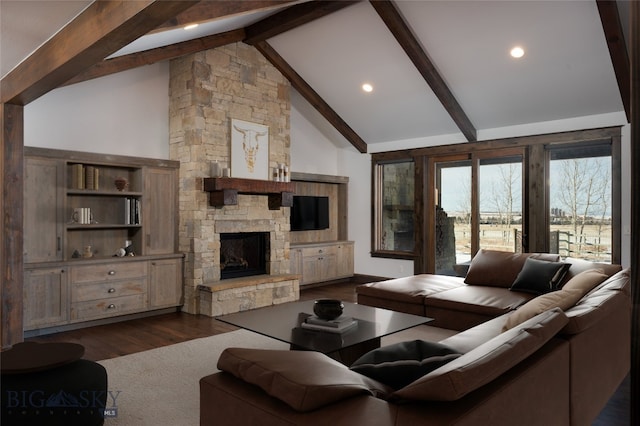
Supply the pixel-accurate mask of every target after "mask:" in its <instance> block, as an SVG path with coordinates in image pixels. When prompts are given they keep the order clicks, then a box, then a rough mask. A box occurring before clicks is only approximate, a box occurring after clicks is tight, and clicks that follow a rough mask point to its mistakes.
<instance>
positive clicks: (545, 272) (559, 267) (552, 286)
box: [511, 258, 569, 294]
mask: <svg viewBox="0 0 640 426" xmlns="http://www.w3.org/2000/svg"><path fill="white" fill-rule="evenodd" d="M568 269H569V265H568V264H566V263H562V262H546V261H544V260H538V259H533V258H527V260H526V261H525V262H524V266H523V267H522V270H521V271H520V273H518V276H517V277H516V280H515V281H514V282H513V284H512V285H511V290H515V291H522V292H525V293H533V294H543V293H548V292H550V291H553V290H556V289H557V286H558V283H560V281H562V278H563V277H564V275H565V274H566V273H567V270H568Z"/></svg>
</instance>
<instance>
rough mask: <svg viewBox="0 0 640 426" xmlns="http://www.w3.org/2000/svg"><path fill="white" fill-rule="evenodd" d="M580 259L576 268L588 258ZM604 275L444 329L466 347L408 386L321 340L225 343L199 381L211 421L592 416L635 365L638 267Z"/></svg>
mask: <svg viewBox="0 0 640 426" xmlns="http://www.w3.org/2000/svg"><path fill="white" fill-rule="evenodd" d="M575 263H576V264H577V265H578V266H576V267H575V268H574V270H573V271H572V272H571V276H577V275H578V271H581V272H582V271H585V270H586V269H589V265H584V264H582V263H581V262H575ZM472 268H473V266H472ZM472 268H470V271H471V270H472ZM572 268H573V265H572ZM585 268H586V269H585ZM600 269H601V270H602V268H600ZM613 269H619V267H618V268H613ZM587 273H589V272H585V274H587ZM606 275H611V274H606ZM571 276H570V277H568V278H565V281H564V282H565V283H566V282H567V281H568V280H571ZM581 276H582V275H581ZM603 276H604V278H603V279H605V281H604V282H601V283H600V284H598V285H597V286H596V287H595V288H593V289H591V290H589V291H588V292H587V293H586V294H584V293H574V296H575V295H576V294H577V295H578V296H577V299H576V300H578V301H577V302H576V303H575V304H574V303H573V302H572V303H571V305H572V306H570V307H566V309H564V311H563V310H562V309H560V308H558V307H556V308H553V309H545V303H543V301H547V302H548V301H549V300H550V299H553V297H549V295H547V296H545V295H543V296H544V297H543V296H540V297H538V298H536V297H533V298H531V297H529V298H528V300H529V302H528V303H524V304H523V305H521V307H520V308H519V309H516V308H514V309H515V310H513V309H509V310H508V312H507V313H503V314H502V315H497V316H496V317H495V318H492V319H489V320H488V321H485V322H482V323H480V324H478V325H476V326H473V327H471V328H468V329H465V330H464V331H461V332H460V333H458V334H455V335H453V336H451V337H448V338H447V339H444V340H443V341H441V342H440V343H441V344H444V345H447V346H448V347H450V348H454V349H456V350H457V351H459V353H461V354H462V355H461V356H459V357H458V358H456V359H454V360H453V361H450V362H448V363H447V364H445V365H443V366H441V367H439V368H437V369H435V370H433V371H431V372H429V373H427V374H425V375H424V376H422V377H420V378H418V379H417V380H415V381H413V382H411V383H410V384H408V385H406V386H404V387H402V388H400V389H391V388H390V387H388V386H386V385H385V384H383V383H380V382H378V381H376V380H373V379H371V378H368V377H365V376H363V375H361V374H359V373H356V372H355V371H352V370H350V369H349V368H348V367H346V366H343V365H341V364H339V363H337V362H336V361H334V360H332V359H330V358H329V357H327V356H324V355H322V354H319V353H315V352H295V351H270V350H256V349H241V348H230V349H227V350H225V351H224V352H223V354H222V356H221V357H220V359H219V361H218V368H219V369H220V370H222V371H221V372H218V373H215V374H212V375H210V376H207V377H204V378H202V379H201V381H200V414H201V424H202V425H213V424H216V425H283V424H296V425H298V424H299V425H302V424H304V425H314V424H318V425H319V424H323V425H324V424H327V423H329V424H333V425H405V424H407V425H413V424H423V425H452V424H455V425H478V424H491V425H513V424H519V425H568V424H571V425H588V424H591V422H592V420H593V419H594V418H595V417H596V416H597V414H598V413H599V412H600V410H601V409H602V407H603V406H604V404H606V401H607V400H608V399H609V398H610V396H611V395H612V394H613V392H614V391H615V389H616V388H617V386H618V385H619V383H620V382H621V381H622V379H623V378H624V377H625V376H626V374H627V372H628V370H629V365H630V332H631V321H630V315H631V299H630V284H629V279H630V278H629V270H624V271H619V272H617V273H614V274H613V275H612V276H609V277H608V278H606V276H605V275H603ZM411 278H414V277H411ZM411 278H410V279H408V281H407V282H406V283H405V284H406V286H409V287H411V285H412V284H411V282H412V280H411ZM434 279H435V280H436V282H444V284H443V286H444V287H446V286H447V285H448V284H447V283H446V281H447V280H444V279H443V280H442V281H439V280H440V279H441V277H434ZM576 280H577V278H576ZM415 282H416V281H413V283H414V285H413V290H412V291H422V292H423V295H422V296H424V293H428V292H429V290H425V289H419V288H417V287H416V286H415ZM436 285H437V284H436ZM461 285H468V284H464V283H461ZM406 286H405V287H404V288H406ZM567 287H569V286H567ZM453 288H454V289H455V288H458V287H453ZM574 290H575V289H570V288H567V289H564V288H563V290H562V291H563V292H566V293H567V294H569V293H571V292H572V291H574ZM447 291H449V290H447ZM507 291H508V290H507ZM431 294H434V293H431ZM560 294H561V293H560V292H556V293H554V294H553V295H560ZM583 294H584V295H583ZM553 295H551V296H553ZM410 297H414V296H413V295H412V296H410ZM423 299H424V297H423ZM395 302H399V303H400V305H402V303H403V301H402V300H395V301H394V303H395ZM409 305H418V303H410V304H409ZM423 306H426V307H427V311H426V312H428V305H426V304H424V302H423ZM411 308H415V306H411ZM538 311H541V312H540V313H538ZM483 315H485V314H483ZM532 315H533V316H532ZM474 317H475V316H474ZM527 318H528V319H527ZM514 321H515V322H514ZM519 321H522V322H520V323H518V322H519ZM506 326H510V327H511V328H508V329H505V328H506Z"/></svg>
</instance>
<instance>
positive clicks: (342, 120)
mask: <svg viewBox="0 0 640 426" xmlns="http://www.w3.org/2000/svg"><path fill="white" fill-rule="evenodd" d="M147 2H148V3H152V2H151V0H147ZM91 3H92V2H91V1H80V0H76V1H57V0H50V1H12V0H2V2H0V19H1V21H0V25H1V26H0V38H1V45H0V55H1V56H0V66H1V68H0V73H1V75H2V76H3V78H2V89H3V90H2V91H3V93H2V102H7V103H18V104H26V103H28V102H30V101H31V100H33V99H35V98H37V97H38V96H40V95H42V94H44V93H46V91H47V90H50V89H51V88H54V87H57V86H60V85H63V84H72V83H74V82H79V81H84V80H88V79H91V78H96V77H100V76H104V75H108V74H111V73H114V72H120V71H123V70H126V69H130V68H133V67H138V66H143V65H146V64H149V63H153V62H156V61H161V60H168V59H171V58H173V57H177V56H181V55H184V54H187V53H191V52H193V51H198V50H203V49H207V48H212V47H217V46H220V45H223V44H227V43H232V42H237V41H244V42H246V43H249V44H252V45H254V46H255V47H256V48H257V49H258V50H260V51H261V52H262V53H263V54H264V55H265V56H266V57H267V58H268V59H269V60H271V61H272V62H273V63H274V64H275V65H276V66H277V67H278V68H279V69H280V70H281V72H283V74H285V75H286V76H287V77H288V78H289V79H290V80H291V82H292V85H293V87H294V89H295V91H294V93H293V95H292V102H293V104H294V106H295V107H296V108H297V109H298V110H299V111H301V112H302V113H303V114H304V115H305V116H306V117H307V118H308V119H309V120H310V121H311V122H313V123H315V124H316V125H317V126H318V128H319V129H321V130H322V131H324V132H325V133H326V134H327V136H328V137H329V138H330V139H331V140H333V141H334V142H335V143H336V144H338V145H346V146H348V145H349V144H351V145H352V146H353V147H355V148H356V149H358V150H359V151H360V152H366V151H367V150H368V149H369V148H370V147H371V146H372V144H379V143H384V142H390V141H399V140H406V139H420V138H429V137H437V136H443V137H444V136H446V137H447V140H448V141H459V142H464V141H468V142H473V141H475V140H477V139H478V133H479V132H481V131H482V130H487V129H494V128H500V127H508V126H514V125H520V124H526V123H534V122H544V121H552V120H561V119H567V118H574V117H581V116H589V115H597V114H606V113H620V112H622V113H623V114H625V113H626V114H627V117H628V116H629V115H628V114H629V60H628V51H627V48H626V46H625V37H624V33H625V31H626V24H627V22H626V19H627V18H626V16H627V14H628V4H627V3H626V2H623V1H619V2H615V1H613V2H611V1H402V0H396V1H386V0H383V1H372V2H369V1H302V2H300V1H298V2H290V1H243V2H230V1H229V2H220V1H217V2H209V1H202V2H191V3H194V5H193V6H190V5H189V4H188V3H189V2H174V3H182V7H178V9H180V10H178V9H176V13H175V17H172V18H171V19H169V20H168V21H166V20H165V19H164V18H158V21H159V22H158V23H157V24H153V25H150V24H149V25H148V27H149V28H148V29H147V28H145V29H144V30H143V29H141V27H140V25H139V23H138V24H137V25H136V26H134V27H132V28H136V29H139V30H140V34H139V35H138V34H136V33H135V31H133V30H129V31H128V32H126V31H122V32H121V33H120V34H119V35H117V36H113V37H111V39H109V41H108V42H103V43H102V47H101V49H96V48H94V47H88V48H87V49H89V50H91V49H93V52H95V53H94V56H91V55H89V58H87V55H86V54H85V56H84V58H83V60H82V61H75V62H74V61H71V64H65V66H64V67H63V66H61V69H62V68H64V69H63V70H62V71H61V70H56V71H55V72H53V73H51V74H50V75H45V76H44V77H42V79H49V84H48V85H47V84H44V85H42V86H41V87H42V88H41V89H40V88H33V85H34V84H35V83H34V82H33V81H31V82H30V83H25V84H27V86H29V87H28V88H25V87H21V86H20V84H17V83H16V81H19V80H20V79H24V77H23V76H24V74H25V73H28V72H35V71H34V70H33V68H34V66H33V64H30V63H29V62H28V61H23V59H25V58H27V57H29V56H30V55H31V57H32V58H33V57H36V59H37V55H38V54H39V53H41V52H42V51H43V50H45V51H46V49H47V48H49V49H50V47H48V45H47V43H45V42H47V40H50V41H49V42H48V43H49V45H50V44H52V41H55V40H56V37H57V38H58V39H59V38H61V37H63V36H64V34H63V32H60V33H58V34H57V35H55V36H54V34H56V33H57V32H58V31H59V30H60V29H61V28H63V27H65V25H67V23H69V22H71V24H73V23H74V21H75V22H76V23H78V21H79V20H81V18H82V16H83V15H86V14H87V13H89V12H90V11H91V10H90V9H91V7H94V6H95V5H94V6H90V4H91ZM101 3H103V2H101ZM112 3H114V4H116V3H119V2H112ZM123 3H126V2H123ZM189 6H190V7H189ZM85 8H86V9H85ZM92 13H93V14H98V15H99V13H100V10H97V9H93V11H92ZM153 13H155V12H153ZM153 13H152V12H149V13H148V15H147V16H145V20H144V22H147V23H148V22H149V20H151V19H153V17H154V15H153ZM165 13H166V11H165ZM165 21H166V22H165ZM162 22H163V23H162ZM192 22H198V23H199V24H200V25H199V26H198V27H197V28H196V29H193V30H185V29H183V26H184V25H186V24H188V23H192ZM77 27H78V28H82V27H81V26H80V25H77ZM67 28H70V27H69V26H67ZM74 31H75V33H74V34H75V37H81V36H82V34H81V33H80V32H78V31H88V30H87V28H86V27H85V28H84V29H83V30H78V29H77V28H76V29H74ZM127 35H129V37H127ZM52 36H53V38H51V37H52ZM66 37H68V38H67V39H66V40H74V38H73V37H74V35H71V36H69V35H67V36H66ZM129 38H130V39H129ZM103 40H104V38H103ZM514 46H521V47H522V48H523V49H524V51H525V54H524V56H523V57H522V58H520V59H514V58H512V57H511V56H510V55H509V51H510V50H511V48H512V47H514ZM39 47H40V49H39V50H38V48H39ZM53 52H55V50H53ZM63 53H64V54H66V55H71V56H73V54H70V53H69V52H63ZM49 54H51V51H50V52H49ZM98 54H100V55H102V56H100V57H95V55H98ZM78 56H80V54H78ZM21 61H22V63H21ZM45 63H46V62H45ZM38 78H40V77H36V78H35V79H36V80H37V79H38ZM56 79H57V80H56ZM363 83H369V84H371V85H372V86H373V91H372V92H370V93H367V92H364V91H363V90H362V88H361V86H362V84H363Z"/></svg>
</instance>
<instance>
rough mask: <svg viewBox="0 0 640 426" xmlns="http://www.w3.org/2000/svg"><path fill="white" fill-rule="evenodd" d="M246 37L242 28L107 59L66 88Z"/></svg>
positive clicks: (74, 78)
mask: <svg viewBox="0 0 640 426" xmlns="http://www.w3.org/2000/svg"><path fill="white" fill-rule="evenodd" d="M244 37H245V33H244V30H243V29H242V28H240V29H237V30H232V31H227V32H225V33H220V34H214V35H211V36H207V37H201V38H197V39H194V40H189V41H184V42H182V43H176V44H171V45H168V46H163V47H158V48H156V49H149V50H145V51H143V52H137V53H131V54H129V55H123V56H118V57H115V58H111V59H105V60H104V61H102V62H99V63H97V64H95V65H94V66H92V67H91V68H89V69H87V70H86V71H84V72H82V73H80V74H78V75H76V76H75V77H73V78H72V79H71V80H69V81H67V82H66V83H65V84H64V86H67V85H70V84H76V83H80V82H82V81H87V80H91V79H94V78H98V77H104V76H106V75H110V74H115V73H118V72H122V71H126V70H129V69H133V68H137V67H141V66H143V65H151V64H153V63H156V62H159V61H167V60H170V59H173V58H178V57H180V56H184V55H189V54H192V53H196V52H200V51H202V50H209V49H215V48H217V47H221V46H225V45H227V44H230V43H236V42H239V41H242V40H243V39H244Z"/></svg>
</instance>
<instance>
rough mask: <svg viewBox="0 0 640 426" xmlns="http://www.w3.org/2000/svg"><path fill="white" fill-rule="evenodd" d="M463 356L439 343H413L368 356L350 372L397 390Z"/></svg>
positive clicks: (390, 346)
mask: <svg viewBox="0 0 640 426" xmlns="http://www.w3.org/2000/svg"><path fill="white" fill-rule="evenodd" d="M461 355H462V354H461V353H459V352H457V351H455V350H454V349H452V348H450V347H448V346H446V345H443V344H440V343H435V342H426V341H424V340H413V341H409V342H401V343H396V344H393V345H389V346H383V347H381V348H379V349H374V350H372V351H370V352H367V353H366V354H364V355H362V356H361V357H360V358H358V359H357V360H356V362H354V363H353V365H351V367H350V368H351V370H353V371H356V372H358V373H360V374H362V375H365V376H367V377H370V378H372V379H375V380H377V381H379V382H381V383H384V384H385V385H387V386H390V387H392V388H393V389H395V390H398V389H401V388H403V387H405V386H406V385H408V384H409V383H412V382H414V381H416V380H417V379H419V378H420V377H422V376H424V375H425V374H427V373H429V372H431V371H433V370H435V369H436V368H438V367H440V366H442V365H444V364H446V363H448V362H449V361H452V360H454V359H456V358H458V357H459V356H461Z"/></svg>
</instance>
